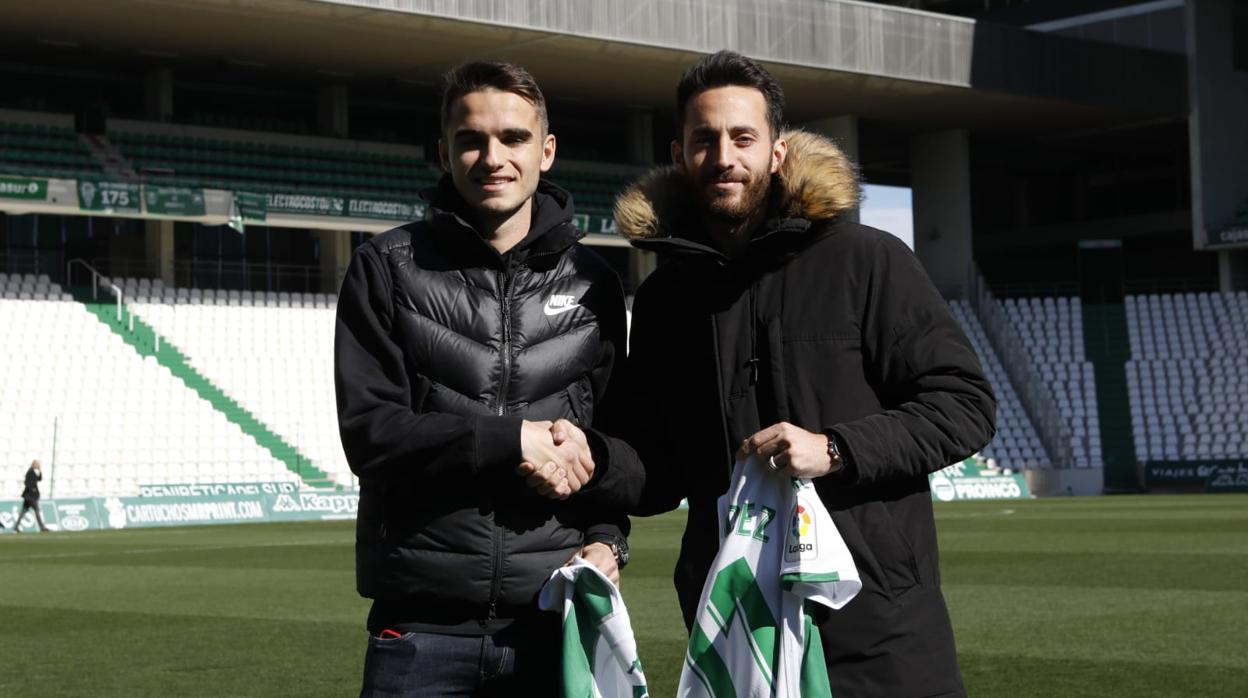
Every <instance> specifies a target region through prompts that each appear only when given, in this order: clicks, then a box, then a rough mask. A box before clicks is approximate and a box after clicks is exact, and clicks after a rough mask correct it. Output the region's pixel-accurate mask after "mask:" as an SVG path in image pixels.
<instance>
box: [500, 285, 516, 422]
mask: <svg viewBox="0 0 1248 698" xmlns="http://www.w3.org/2000/svg"><path fill="white" fill-rule="evenodd" d="M498 276H499V281H500V282H501V284H502V287H503V304H502V305H503V345H502V359H503V375H502V378H501V380H500V381H499V385H498V416H500V417H501V416H503V415H504V414H506V413H507V384H508V383H509V382H511V291H512V283H513V282H514V280H515V270H514V269H513V268H512V267H511V266H510V264H509V265H508V268H507V271H505V272H499V275H498Z"/></svg>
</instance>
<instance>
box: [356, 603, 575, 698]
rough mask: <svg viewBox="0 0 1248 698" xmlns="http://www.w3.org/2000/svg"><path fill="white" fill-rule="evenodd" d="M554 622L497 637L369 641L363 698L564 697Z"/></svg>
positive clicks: (423, 635)
mask: <svg viewBox="0 0 1248 698" xmlns="http://www.w3.org/2000/svg"><path fill="white" fill-rule="evenodd" d="M550 616H551V620H553V621H556V623H555V624H553V625H552V624H547V623H542V624H540V626H539V627H532V626H531V625H530V626H529V627H516V626H513V627H511V628H508V629H506V630H503V631H500V632H499V633H497V634H495V635H483V636H459V635H437V634H434V633H405V634H404V635H403V636H401V637H397V638H390V639H382V638H379V637H375V636H374V637H369V638H368V651H367V652H366V653H365V654H364V688H363V689H362V690H361V691H360V696H361V698H372V697H373V696H404V697H408V696H412V697H415V696H421V697H422V698H424V697H429V698H434V697H435V696H436V697H441V696H535V697H540V696H552V697H554V696H558V695H559V693H560V691H561V690H562V689H561V682H560V668H561V667H560V658H561V656H562V654H561V652H562V650H561V642H562V638H561V636H560V634H559V632H558V627H559V626H558V624H557V621H558V618H559V617H558V615H556V614H550Z"/></svg>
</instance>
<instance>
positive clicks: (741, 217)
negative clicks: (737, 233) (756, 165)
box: [690, 173, 771, 226]
mask: <svg viewBox="0 0 1248 698" xmlns="http://www.w3.org/2000/svg"><path fill="white" fill-rule="evenodd" d="M719 181H721V179H720V178H718V177H706V178H698V179H696V180H694V179H692V178H691V181H690V184H692V185H693V186H692V188H693V190H694V192H695V194H694V196H695V198H696V199H697V201H698V208H700V209H701V210H702V214H703V215H704V216H706V218H707V219H708V220H709V221H713V222H715V223H720V224H725V225H730V226H731V225H736V224H740V223H743V222H745V221H746V220H747V219H749V217H750V216H752V215H754V214H755V213H757V212H758V211H759V210H760V209H762V208H764V207H765V206H766V205H767V196H768V194H769V193H770V192H771V175H770V174H769V173H764V174H760V175H754V176H752V177H748V178H743V177H736V178H733V179H731V180H729V181H736V182H741V183H742V184H744V185H745V186H744V187H743V188H742V189H741V191H740V193H736V194H731V193H726V192H721V191H716V190H715V189H714V186H715V183H716V182H719Z"/></svg>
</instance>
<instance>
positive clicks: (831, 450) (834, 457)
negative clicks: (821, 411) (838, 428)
mask: <svg viewBox="0 0 1248 698" xmlns="http://www.w3.org/2000/svg"><path fill="white" fill-rule="evenodd" d="M828 460H830V461H832V464H833V465H839V466H840V467H838V468H836V469H835V470H832V471H831V472H834V473H836V472H840V471H841V470H843V469H844V468H845V458H844V457H842V456H841V447H840V445H839V444H837V443H836V434H828Z"/></svg>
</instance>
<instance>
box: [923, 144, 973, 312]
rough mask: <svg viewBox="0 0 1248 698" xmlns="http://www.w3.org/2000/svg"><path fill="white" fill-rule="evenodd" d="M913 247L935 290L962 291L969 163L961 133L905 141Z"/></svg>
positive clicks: (967, 260) (954, 294)
mask: <svg viewBox="0 0 1248 698" xmlns="http://www.w3.org/2000/svg"><path fill="white" fill-rule="evenodd" d="M910 173H911V175H910V177H911V178H910V182H911V187H912V196H913V206H914V251H915V254H917V255H918V256H919V260H920V261H921V262H923V267H924V268H925V269H926V270H927V274H928V276H930V277H932V282H933V283H935V284H936V288H938V289H940V291H941V293H942V294H944V295H945V296H947V297H951V298H962V297H964V294H965V290H966V289H965V286H966V280H967V274H968V273H969V270H970V264H971V164H970V151H969V145H968V142H967V133H966V131H960V130H958V131H940V132H938V133H928V134H923V135H921V136H917V137H915V138H914V139H913V140H912V141H911V143H910Z"/></svg>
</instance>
